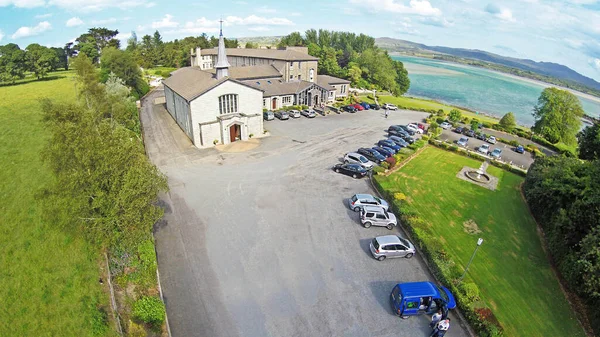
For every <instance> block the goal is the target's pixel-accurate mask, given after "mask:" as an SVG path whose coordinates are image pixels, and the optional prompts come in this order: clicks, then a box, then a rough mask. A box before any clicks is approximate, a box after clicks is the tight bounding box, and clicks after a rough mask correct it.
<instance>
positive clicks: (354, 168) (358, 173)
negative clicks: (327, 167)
mask: <svg viewBox="0 0 600 337" xmlns="http://www.w3.org/2000/svg"><path fill="white" fill-rule="evenodd" d="M333 170H334V171H335V172H337V173H342V174H345V175H348V176H351V177H352V178H354V179H357V178H362V177H364V176H366V175H367V173H368V170H367V169H365V168H364V167H362V166H360V165H358V164H337V165H335V166H334V167H333Z"/></svg>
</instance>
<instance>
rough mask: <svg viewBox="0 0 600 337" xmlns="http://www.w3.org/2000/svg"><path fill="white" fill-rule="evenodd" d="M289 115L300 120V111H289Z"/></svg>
mask: <svg viewBox="0 0 600 337" xmlns="http://www.w3.org/2000/svg"><path fill="white" fill-rule="evenodd" d="M288 114H289V115H290V117H292V118H300V111H298V110H290V111H288Z"/></svg>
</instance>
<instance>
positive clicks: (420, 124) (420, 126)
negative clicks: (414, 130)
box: [417, 123, 425, 131]
mask: <svg viewBox="0 0 600 337" xmlns="http://www.w3.org/2000/svg"><path fill="white" fill-rule="evenodd" d="M417 126H418V127H419V129H421V130H423V131H425V124H423V123H417Z"/></svg>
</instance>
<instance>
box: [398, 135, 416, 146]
mask: <svg viewBox="0 0 600 337" xmlns="http://www.w3.org/2000/svg"><path fill="white" fill-rule="evenodd" d="M400 138H402V139H404V141H406V142H407V143H408V144H413V143H414V142H415V141H416V140H415V139H414V138H413V137H411V136H406V137H402V136H401V137H400Z"/></svg>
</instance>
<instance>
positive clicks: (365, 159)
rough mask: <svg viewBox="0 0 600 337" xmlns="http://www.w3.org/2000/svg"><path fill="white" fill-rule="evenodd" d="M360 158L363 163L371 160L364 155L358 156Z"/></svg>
mask: <svg viewBox="0 0 600 337" xmlns="http://www.w3.org/2000/svg"><path fill="white" fill-rule="evenodd" d="M358 160H360V162H361V163H367V162H369V160H368V159H367V158H365V157H363V156H360V157H358Z"/></svg>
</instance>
